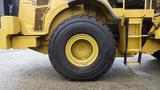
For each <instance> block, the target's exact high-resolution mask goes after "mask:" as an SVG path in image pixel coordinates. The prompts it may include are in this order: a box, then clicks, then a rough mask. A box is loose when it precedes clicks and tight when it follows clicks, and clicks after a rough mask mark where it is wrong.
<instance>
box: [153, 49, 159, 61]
mask: <svg viewBox="0 0 160 90" xmlns="http://www.w3.org/2000/svg"><path fill="white" fill-rule="evenodd" d="M152 56H153V57H155V58H157V59H158V60H160V51H157V52H155V53H154V54H153V55H152Z"/></svg>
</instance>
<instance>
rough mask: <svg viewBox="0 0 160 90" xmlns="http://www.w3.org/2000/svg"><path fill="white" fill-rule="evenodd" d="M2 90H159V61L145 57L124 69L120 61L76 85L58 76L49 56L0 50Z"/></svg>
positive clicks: (120, 59)
mask: <svg viewBox="0 0 160 90" xmlns="http://www.w3.org/2000/svg"><path fill="white" fill-rule="evenodd" d="M136 59H137V57H136V56H135V57H134V58H129V60H136ZM0 90H160V61H158V60H156V59H155V58H153V57H152V56H150V55H143V61H142V65H134V66H125V65H124V64H123V58H117V59H116V61H115V63H114V65H113V67H112V69H111V70H110V71H109V72H108V73H107V74H105V75H104V76H103V77H102V78H100V79H99V80H97V81H90V82H75V81H67V80H65V79H64V78H62V77H61V76H60V75H58V74H57V73H56V72H55V70H54V69H53V68H52V66H51V64H50V62H49V59H48V56H47V55H43V54H40V53H37V52H34V51H32V50H29V49H27V50H12V49H11V50H0Z"/></svg>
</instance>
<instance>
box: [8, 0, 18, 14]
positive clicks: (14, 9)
mask: <svg viewBox="0 0 160 90" xmlns="http://www.w3.org/2000/svg"><path fill="white" fill-rule="evenodd" d="M18 12H19V0H11V5H10V15H11V16H18Z"/></svg>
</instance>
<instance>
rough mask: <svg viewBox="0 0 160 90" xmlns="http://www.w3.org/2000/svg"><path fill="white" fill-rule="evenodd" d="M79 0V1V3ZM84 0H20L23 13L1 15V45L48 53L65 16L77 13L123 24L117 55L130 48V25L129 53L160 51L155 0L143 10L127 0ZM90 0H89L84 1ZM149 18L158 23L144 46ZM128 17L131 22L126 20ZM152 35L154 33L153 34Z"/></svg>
mask: <svg viewBox="0 0 160 90" xmlns="http://www.w3.org/2000/svg"><path fill="white" fill-rule="evenodd" d="M76 1H77V2H76ZM78 1H81V0H19V14H18V16H17V17H15V16H1V17H0V39H1V43H0V48H1V49H9V48H16V49H19V48H31V49H33V50H36V51H39V52H42V53H45V54H47V53H48V41H49V39H50V37H51V34H52V32H53V31H54V30H55V28H56V27H57V26H58V25H59V24H60V23H61V22H63V21H64V20H65V19H67V18H70V17H73V16H77V15H87V16H94V17H97V18H98V19H100V20H101V21H103V22H105V23H106V24H115V23H118V24H119V41H118V43H117V44H118V46H117V56H123V55H124V52H125V48H126V44H125V30H126V28H125V27H126V24H128V50H127V54H128V56H129V55H131V56H132V55H134V54H136V53H139V52H141V53H149V54H153V53H154V52H156V51H158V50H160V42H159V39H160V29H159V28H158V29H157V28H156V26H157V25H158V24H159V23H160V17H155V10H154V9H152V0H150V5H149V7H147V0H145V3H144V8H143V9H126V8H125V0H123V5H122V7H118V8H114V7H112V6H111V5H110V3H109V2H108V1H107V0H88V2H87V3H89V4H88V5H89V6H86V5H85V3H84V2H80V3H78ZM82 1H87V0H82ZM145 19H150V20H152V22H153V23H154V25H153V27H152V28H151V30H150V31H149V35H148V37H149V38H148V39H147V40H146V42H145V43H144V45H142V37H143V35H142V25H143V21H144V20H145ZM126 20H127V21H128V23H125V22H126ZM150 34H153V35H151V37H150Z"/></svg>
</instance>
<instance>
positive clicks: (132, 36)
mask: <svg viewBox="0 0 160 90" xmlns="http://www.w3.org/2000/svg"><path fill="white" fill-rule="evenodd" d="M128 37H129V38H140V37H142V36H138V35H137V36H135V35H130V36H128Z"/></svg>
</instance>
